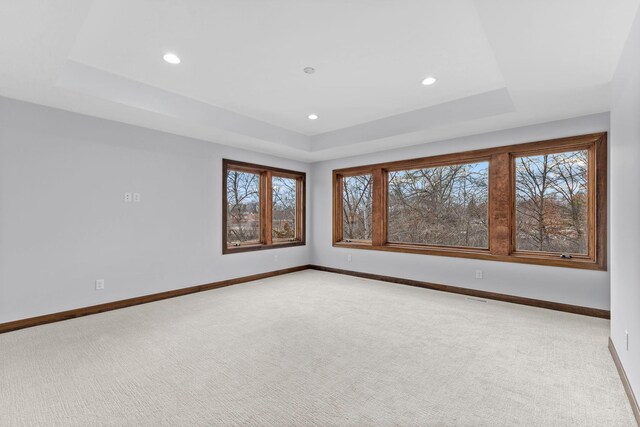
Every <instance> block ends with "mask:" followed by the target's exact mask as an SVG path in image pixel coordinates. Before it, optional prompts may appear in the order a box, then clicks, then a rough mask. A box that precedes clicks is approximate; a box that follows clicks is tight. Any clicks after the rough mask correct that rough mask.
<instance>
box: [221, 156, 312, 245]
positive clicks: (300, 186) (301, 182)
mask: <svg viewBox="0 0 640 427" xmlns="http://www.w3.org/2000/svg"><path fill="white" fill-rule="evenodd" d="M230 170H233V171H239V172H247V173H253V174H257V175H259V176H260V194H259V196H258V200H259V205H260V208H259V212H260V233H259V235H260V241H259V242H257V243H255V242H249V243H246V244H244V243H243V244H240V246H229V245H228V243H227V203H228V197H227V175H228V173H229V171H230ZM274 176H277V177H283V178H291V179H295V180H296V181H297V185H296V236H298V238H297V239H296V240H294V241H287V240H275V241H274V239H273V230H272V218H273V215H272V210H273V183H272V178H273V177H274ZM306 179H307V174H306V173H304V172H298V171H293V170H289V169H281V168H274V167H270V166H264V165H258V164H254V163H246V162H240V161H236V160H229V159H223V160H222V253H223V254H232V253H239V252H250V251H259V250H265V249H278V248H288V247H292V246H304V245H305V244H306V237H305V234H306V224H305V219H306V209H305V207H306Z"/></svg>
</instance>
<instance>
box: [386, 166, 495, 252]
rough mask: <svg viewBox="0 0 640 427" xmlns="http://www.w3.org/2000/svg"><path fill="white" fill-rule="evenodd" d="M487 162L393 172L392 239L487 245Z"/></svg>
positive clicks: (468, 245)
mask: <svg viewBox="0 0 640 427" xmlns="http://www.w3.org/2000/svg"><path fill="white" fill-rule="evenodd" d="M487 190H488V164H487V163H486V162H482V163H474V164H459V165H450V166H441V167H433V168H425V169H415V170H406V171H397V172H392V173H390V174H389V212H388V213H389V230H388V238H389V241H393V242H405V243H422V244H435V245H447V246H466V247H487V242H488V231H487V230H488V228H487V224H488V221H487V206H488V204H487V194H488V193H487Z"/></svg>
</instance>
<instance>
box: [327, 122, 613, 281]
mask: <svg viewBox="0 0 640 427" xmlns="http://www.w3.org/2000/svg"><path fill="white" fill-rule="evenodd" d="M577 150H587V151H588V153H589V154H588V158H589V164H588V178H587V180H588V181H587V182H588V220H587V222H588V230H589V237H588V239H589V241H588V246H589V251H588V252H589V253H588V255H578V256H576V255H574V256H573V258H570V259H566V258H561V257H560V254H555V253H545V252H535V251H522V250H520V251H517V250H516V249H515V213H516V212H515V203H516V191H515V159H516V158H517V157H522V156H527V155H536V154H541V153H547V154H551V153H558V152H566V151H577ZM483 161H488V162H489V203H488V205H489V206H488V221H489V230H488V232H489V236H488V239H489V240H488V248H486V249H482V248H466V247H458V246H441V245H426V244H405V243H390V242H388V240H387V227H388V220H387V213H388V206H387V203H388V173H389V172H390V171H397V170H408V169H421V168H430V167H437V166H447V165H452V164H461V163H475V162H483ZM362 174H372V176H373V189H372V194H373V201H372V202H373V203H372V204H373V212H372V224H371V229H372V238H371V241H368V240H367V241H351V242H346V241H344V240H343V238H342V178H343V177H345V176H353V175H362ZM333 246H334V247H342V248H350V249H365V250H379V251H390V252H405V253H415V254H424V255H436V256H450V257H460V258H474V259H482V260H492V261H503V262H517V263H525V264H537V265H547V266H555V267H570V268H581V269H589V270H606V269H607V133H606V132H602V133H593V134H587V135H580V136H574V137H568V138H558V139H552V140H545V141H537V142H529V143H524V144H515V145H508V146H503V147H494V148H487V149H481V150H473V151H466V152H460V153H451V154H444V155H438V156H432V157H423V158H418V159H410V160H400V161H395V162H387V163H378V164H372V165H366V166H357V167H351V168H344V169H336V170H334V171H333Z"/></svg>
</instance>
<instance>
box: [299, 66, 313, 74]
mask: <svg viewBox="0 0 640 427" xmlns="http://www.w3.org/2000/svg"><path fill="white" fill-rule="evenodd" d="M302 71H304V73H305V74H313V73H315V72H316V69H315V68H313V67H304V68H303V69H302Z"/></svg>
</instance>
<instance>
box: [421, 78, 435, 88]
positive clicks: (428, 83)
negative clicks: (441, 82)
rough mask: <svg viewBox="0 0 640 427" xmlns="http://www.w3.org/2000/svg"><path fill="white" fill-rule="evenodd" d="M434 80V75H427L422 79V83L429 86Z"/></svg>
mask: <svg viewBox="0 0 640 427" xmlns="http://www.w3.org/2000/svg"><path fill="white" fill-rule="evenodd" d="M435 82H436V78H435V77H427V78H426V79H424V80H423V81H422V84H423V85H425V86H429V85H432V84H434V83H435Z"/></svg>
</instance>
